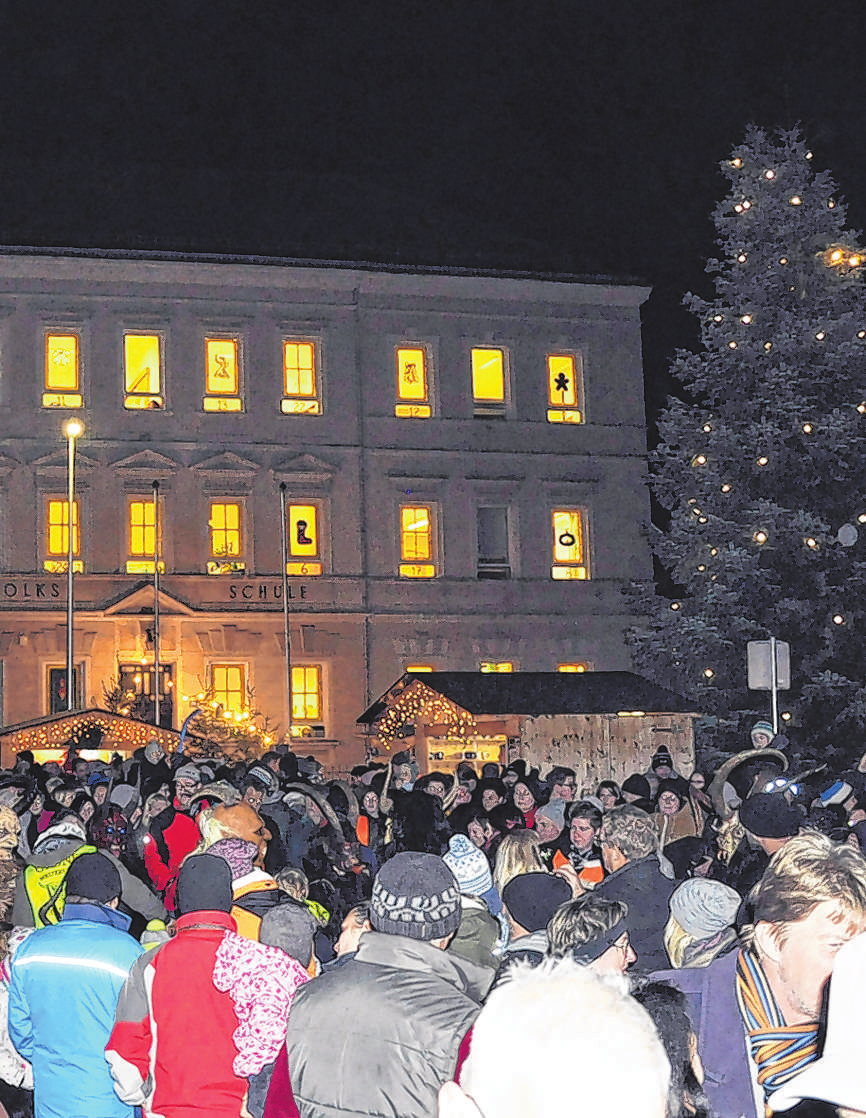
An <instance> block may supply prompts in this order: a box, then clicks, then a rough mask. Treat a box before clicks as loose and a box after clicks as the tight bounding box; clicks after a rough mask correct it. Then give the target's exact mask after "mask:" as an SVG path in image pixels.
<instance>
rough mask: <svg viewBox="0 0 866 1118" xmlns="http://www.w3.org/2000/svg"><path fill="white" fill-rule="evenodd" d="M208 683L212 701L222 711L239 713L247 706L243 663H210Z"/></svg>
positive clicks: (245, 676)
mask: <svg viewBox="0 0 866 1118" xmlns="http://www.w3.org/2000/svg"><path fill="white" fill-rule="evenodd" d="M210 685H211V691H212V692H213V701H214V702H215V703H219V705H220V706H221V707H222V708H223V710H224V711H231V713H232V714H240V713H241V712H242V711H244V710H246V708H247V671H246V665H245V664H211V669H210Z"/></svg>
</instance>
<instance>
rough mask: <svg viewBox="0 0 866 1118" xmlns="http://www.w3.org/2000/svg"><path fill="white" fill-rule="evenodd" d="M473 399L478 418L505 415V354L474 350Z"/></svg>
mask: <svg viewBox="0 0 866 1118" xmlns="http://www.w3.org/2000/svg"><path fill="white" fill-rule="evenodd" d="M472 399H473V401H474V403H475V414H476V415H478V416H504V415H505V353H504V351H503V350H501V349H478V348H476V349H473V350H472Z"/></svg>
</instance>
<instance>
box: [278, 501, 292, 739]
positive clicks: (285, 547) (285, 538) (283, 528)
mask: <svg viewBox="0 0 866 1118" xmlns="http://www.w3.org/2000/svg"><path fill="white" fill-rule="evenodd" d="M280 533H281V540H282V546H281V548H280V552H281V554H282V558H283V629H284V637H285V642H286V708H287V711H286V736H287V737H288V738H291V736H292V645H291V641H290V640H289V572H288V566H289V533H288V525H287V523H286V483H285V482H284V481H281V482H280Z"/></svg>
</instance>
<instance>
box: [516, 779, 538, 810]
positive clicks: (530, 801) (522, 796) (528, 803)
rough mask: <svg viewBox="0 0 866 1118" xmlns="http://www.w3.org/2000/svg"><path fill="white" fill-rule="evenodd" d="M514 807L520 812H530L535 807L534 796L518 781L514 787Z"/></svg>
mask: <svg viewBox="0 0 866 1118" xmlns="http://www.w3.org/2000/svg"><path fill="white" fill-rule="evenodd" d="M514 806H515V807H516V808H517V810H518V811H522V812H527V811H532V809H533V808H534V807H535V796H533V794H532V793H531V792H530V790H529V789H528V788H527V787H526V785H525V784H521V783H520V782H519V781H518V783H517V784H515V785H514Z"/></svg>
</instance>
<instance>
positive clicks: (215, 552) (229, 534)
mask: <svg viewBox="0 0 866 1118" xmlns="http://www.w3.org/2000/svg"><path fill="white" fill-rule="evenodd" d="M208 535H209V540H210V558H209V559H208V564H207V573H208V574H209V575H227V574H234V573H236V572H238V571H245V570H246V563H244V561H243V558H242V556H243V536H242V534H241V505H240V502H239V501H211V503H210V519H209V520H208Z"/></svg>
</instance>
